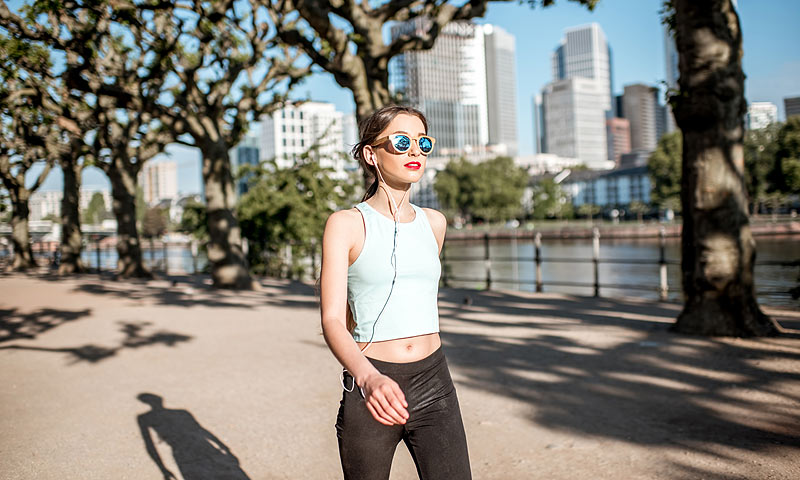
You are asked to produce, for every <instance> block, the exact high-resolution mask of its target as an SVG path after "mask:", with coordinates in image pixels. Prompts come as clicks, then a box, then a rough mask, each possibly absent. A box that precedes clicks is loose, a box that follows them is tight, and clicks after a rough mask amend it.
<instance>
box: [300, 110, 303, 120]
mask: <svg viewBox="0 0 800 480" xmlns="http://www.w3.org/2000/svg"><path fill="white" fill-rule="evenodd" d="M302 119H303V112H300V120H302Z"/></svg>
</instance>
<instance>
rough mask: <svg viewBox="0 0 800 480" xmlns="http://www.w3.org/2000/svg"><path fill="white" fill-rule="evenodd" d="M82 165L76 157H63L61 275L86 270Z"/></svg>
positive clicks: (59, 268) (59, 269)
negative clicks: (82, 257)
mask: <svg viewBox="0 0 800 480" xmlns="http://www.w3.org/2000/svg"><path fill="white" fill-rule="evenodd" d="M81 170H82V167H81V166H80V164H78V162H77V161H75V160H74V159H71V158H70V159H63V160H62V161H61V171H62V172H64V196H63V198H62V199H61V262H60V264H59V266H58V273H59V275H69V274H72V273H82V272H84V271H85V270H86V268H85V266H84V265H83V262H82V261H81V250H82V249H83V243H82V241H81V240H82V239H81V221H80V211H79V209H80V203H79V198H80V188H81Z"/></svg>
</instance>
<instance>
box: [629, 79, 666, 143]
mask: <svg viewBox="0 0 800 480" xmlns="http://www.w3.org/2000/svg"><path fill="white" fill-rule="evenodd" d="M624 90H625V91H624V93H623V95H622V103H623V110H624V111H625V118H626V119H627V120H628V121H629V122H630V127H631V149H632V150H646V151H653V150H655V149H656V144H657V143H658V115H659V110H658V107H659V105H658V89H657V88H655V87H651V86H650V85H644V84H642V83H636V84H633V85H625V89H624Z"/></svg>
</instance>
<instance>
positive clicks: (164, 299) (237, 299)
mask: <svg viewBox="0 0 800 480" xmlns="http://www.w3.org/2000/svg"><path fill="white" fill-rule="evenodd" d="M27 275H29V276H34V277H36V278H37V279H40V280H45V281H63V277H60V276H58V275H56V274H51V273H38V274H33V273H30V274H27ZM71 278H72V279H74V280H75V283H76V285H75V287H74V290H75V291H77V292H84V293H89V294H93V295H103V296H111V297H117V298H119V299H122V300H127V301H131V302H135V303H140V302H142V301H147V302H152V303H154V304H156V305H169V306H179V307H208V308H241V309H250V308H256V307H259V306H262V305H271V306H276V307H289V308H311V309H316V308H318V301H317V294H316V289H315V287H314V286H312V285H308V284H306V283H302V282H298V281H287V280H277V279H271V278H256V279H255V280H256V282H257V284H258V289H255V290H227V289H219V288H214V287H213V286H212V284H211V279H210V277H209V276H208V275H168V276H164V275H159V276H157V277H156V279H154V280H144V279H117V278H116V276H115V275H114V274H113V273H110V272H102V273H99V274H97V273H91V274H81V275H76V276H73V277H71Z"/></svg>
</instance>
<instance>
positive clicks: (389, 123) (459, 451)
mask: <svg viewBox="0 0 800 480" xmlns="http://www.w3.org/2000/svg"><path fill="white" fill-rule="evenodd" d="M359 130H360V137H361V138H360V142H359V143H358V144H357V145H356V146H355V147H354V148H353V155H354V157H355V158H356V159H358V161H359V163H360V164H361V167H362V168H363V169H364V172H365V175H366V176H368V178H369V177H371V178H373V179H374V181H373V182H372V184H371V185H370V186H369V188H368V189H367V193H366V194H365V195H364V199H363V200H364V201H362V203H360V204H358V205H356V207H355V208H353V209H350V210H342V211H339V212H336V213H334V214H332V215H331V216H330V218H328V222H327V224H326V225H325V234H324V236H323V241H322V271H321V275H320V277H321V279H320V284H321V308H322V331H323V334H324V336H325V341H326V342H327V343H328V346H329V347H330V349H331V351H332V352H333V354H334V356H336V358H337V359H338V360H339V362H340V363H341V364H342V365H343V366H344V372H343V374H342V386H343V388H344V393H343V395H342V401H341V404H340V408H339V414H338V418H337V422H336V431H337V436H338V439H339V454H340V457H341V460H342V469H343V470H344V477H345V479H358V480H371V479H388V478H389V471H390V469H391V465H392V458H393V456H394V451H395V448H396V446H397V444H398V443H399V442H400V440H403V441H404V442H405V443H406V446H407V447H408V449H409V451H410V452H411V457H412V458H413V459H414V463H415V464H416V466H417V472H418V474H419V476H420V478H422V479H448V480H460V479H469V478H471V474H470V466H469V456H468V453H467V442H466V437H465V435H464V426H463V424H462V421H461V412H460V410H459V407H458V399H457V398H456V393H455V388H454V387H453V382H452V380H451V378H450V373H449V371H448V369H447V362H446V361H445V357H444V353H443V352H442V349H441V340H440V338H439V316H438V310H437V306H436V297H437V293H438V284H439V275H440V273H441V266H440V264H439V252H440V251H441V248H442V243H443V242H444V235H445V228H446V221H445V218H444V215H442V214H441V213H439V212H437V211H436V210H431V209H427V208H425V209H422V208H419V207H417V206H415V205H412V204H411V203H409V202H407V201H406V199H407V196H408V192H409V189H410V188H411V185H412V184H414V183H416V182H418V181H419V180H420V178H422V174H423V172H424V171H425V163H426V159H427V156H428V155H429V154H430V153H431V151H432V150H433V145H434V143H435V141H434V139H433V138H431V137H429V136H427V131H428V124H427V120H426V119H425V116H424V115H423V114H422V113H421V112H420V111H418V110H415V109H413V108H410V107H401V106H389V107H384V108H382V109H380V110H378V111H376V112H375V113H373V114H372V115H370V116H369V117H368V118H366V119H365V120H364V121H362V122H361V124H360V125H359Z"/></svg>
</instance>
